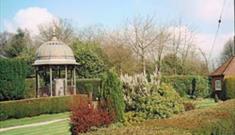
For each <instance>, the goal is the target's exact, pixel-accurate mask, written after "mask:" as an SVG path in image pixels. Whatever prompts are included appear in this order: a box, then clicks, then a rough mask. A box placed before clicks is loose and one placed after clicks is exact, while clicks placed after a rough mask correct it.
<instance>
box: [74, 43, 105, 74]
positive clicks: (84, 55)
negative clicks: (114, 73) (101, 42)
mask: <svg viewBox="0 0 235 135" xmlns="http://www.w3.org/2000/svg"><path fill="white" fill-rule="evenodd" d="M72 47H73V50H74V55H75V58H76V60H77V61H79V68H77V73H78V77H79V78H96V77H99V76H100V75H101V74H102V73H104V71H105V70H106V65H105V63H104V60H103V57H102V50H101V48H100V47H99V46H98V45H93V44H89V43H88V44H84V43H82V42H79V41H75V42H74V43H73V46H72Z"/></svg>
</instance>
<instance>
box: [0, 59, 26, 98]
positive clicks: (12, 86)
mask: <svg viewBox="0 0 235 135" xmlns="http://www.w3.org/2000/svg"><path fill="white" fill-rule="evenodd" d="M26 74H27V65H26V62H25V61H23V60H21V59H2V58H0V101H3V100H12V99H22V98H24V93H25V78H26Z"/></svg>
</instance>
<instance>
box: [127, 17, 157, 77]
mask: <svg viewBox="0 0 235 135" xmlns="http://www.w3.org/2000/svg"><path fill="white" fill-rule="evenodd" d="M124 33H125V34H124V35H125V41H126V42H127V44H128V45H129V46H130V47H131V49H132V51H133V52H134V53H135V54H136V55H137V56H138V57H140V59H141V65H142V72H143V74H146V55H147V52H148V50H149V49H150V48H151V46H153V45H154V42H155V41H156V40H157V38H158V32H157V27H156V24H155V22H154V20H153V17H149V16H147V17H135V18H134V19H133V20H131V21H129V22H128V24H127V25H126V27H125V32H124Z"/></svg>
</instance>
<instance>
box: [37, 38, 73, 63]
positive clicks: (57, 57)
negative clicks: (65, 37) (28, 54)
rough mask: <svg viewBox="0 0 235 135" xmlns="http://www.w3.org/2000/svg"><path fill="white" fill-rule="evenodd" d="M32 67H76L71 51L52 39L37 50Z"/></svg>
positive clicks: (66, 46) (55, 39)
mask: <svg viewBox="0 0 235 135" xmlns="http://www.w3.org/2000/svg"><path fill="white" fill-rule="evenodd" d="M33 65H34V66H39V65H77V62H76V60H75V58H74V54H73V51H72V49H71V48H70V47H69V46H68V45H66V44H64V43H63V42H61V41H59V40H57V38H56V37H53V38H52V40H51V41H48V42H46V43H44V44H42V45H41V46H40V47H39V48H38V49H37V51H36V60H35V62H34V64H33Z"/></svg>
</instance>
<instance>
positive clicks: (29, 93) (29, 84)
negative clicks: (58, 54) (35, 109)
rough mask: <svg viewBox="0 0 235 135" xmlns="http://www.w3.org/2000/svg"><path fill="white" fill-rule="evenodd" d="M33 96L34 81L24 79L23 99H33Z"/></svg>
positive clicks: (34, 91) (34, 89)
mask: <svg viewBox="0 0 235 135" xmlns="http://www.w3.org/2000/svg"><path fill="white" fill-rule="evenodd" d="M35 95H36V80H35V78H27V79H25V94H24V98H35Z"/></svg>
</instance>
